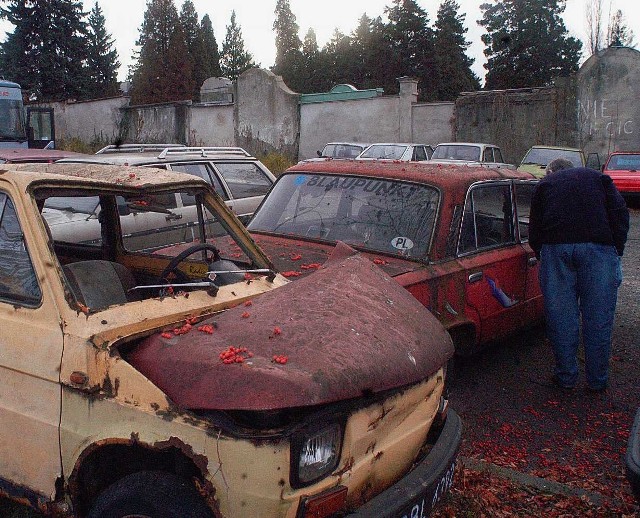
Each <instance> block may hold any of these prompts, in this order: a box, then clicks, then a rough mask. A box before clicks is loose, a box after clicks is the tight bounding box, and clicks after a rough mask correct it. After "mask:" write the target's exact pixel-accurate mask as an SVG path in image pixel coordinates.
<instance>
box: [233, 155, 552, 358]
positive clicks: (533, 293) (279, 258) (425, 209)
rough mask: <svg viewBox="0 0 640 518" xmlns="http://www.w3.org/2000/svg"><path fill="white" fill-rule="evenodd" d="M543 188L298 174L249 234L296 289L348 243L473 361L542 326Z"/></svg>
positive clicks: (400, 175) (508, 177)
mask: <svg viewBox="0 0 640 518" xmlns="http://www.w3.org/2000/svg"><path fill="white" fill-rule="evenodd" d="M535 185H536V180H535V179H534V178H533V177H532V176H531V175H530V174H528V173H520V172H517V171H514V170H509V169H488V168H486V167H473V166H471V167H469V166H450V165H436V164H429V163H428V162H422V163H407V162H395V163H394V162H388V163H383V162H363V161H345V160H341V161H324V162H308V163H299V164H297V165H295V166H293V167H291V168H289V169H288V170H287V171H285V173H284V174H283V175H282V176H280V178H279V179H278V181H277V182H276V183H275V184H274V186H273V188H272V189H271V191H270V193H269V194H268V195H267V197H266V198H265V200H264V201H263V203H262V205H261V206H260V207H259V209H258V211H257V212H256V213H255V215H254V217H253V219H252V220H251V221H250V223H249V224H248V229H249V231H250V232H251V234H252V235H253V237H254V239H255V240H256V241H257V242H258V244H259V245H260V246H261V247H262V248H263V249H264V250H265V251H266V253H267V254H268V255H269V256H270V257H271V260H272V261H273V262H274V264H275V265H276V267H277V268H278V269H279V270H280V272H283V275H285V276H287V277H289V278H292V279H295V278H297V277H300V276H303V275H307V274H309V273H311V272H313V271H315V270H316V269H318V268H321V267H322V264H323V263H324V262H325V260H326V259H327V257H328V256H329V254H331V253H332V251H333V249H334V247H335V246H336V243H337V242H339V241H340V242H344V243H346V244H348V245H350V246H351V247H353V248H356V249H357V250H360V251H361V252H362V253H363V254H364V255H366V256H367V257H369V259H371V260H372V261H373V262H374V263H376V264H378V265H379V266H380V267H381V268H382V269H383V270H385V271H386V272H387V273H388V274H390V275H391V276H392V277H393V278H394V279H395V280H396V281H397V282H399V283H400V284H401V285H402V286H404V287H405V288H406V289H407V290H409V291H410V292H411V293H412V294H413V295H414V296H415V297H416V298H417V299H418V300H419V301H420V302H422V304H424V305H425V306H426V307H427V308H429V309H430V310H431V312H432V313H433V314H434V315H436V316H437V317H438V319H439V320H440V321H441V322H442V323H443V324H444V326H445V327H446V328H447V330H448V331H449V332H450V334H451V335H452V337H453V340H454V343H455V346H456V352H457V353H458V354H461V355H464V354H469V353H472V352H475V351H476V350H477V349H478V348H479V346H480V345H483V344H486V343H487V342H489V341H492V340H495V339H498V338H502V337H505V336H507V335H508V334H510V333H512V332H514V331H517V330H519V329H521V328H523V327H525V326H528V325H530V324H533V323H535V322H537V321H539V320H541V319H542V316H543V306H542V295H541V293H540V289H539V285H538V264H537V260H536V258H535V255H534V253H533V251H532V250H531V248H530V247H529V245H528V243H527V238H528V221H529V204H530V199H531V195H532V193H533V190H534V188H535ZM222 248H223V250H221V253H222V254H223V255H226V254H232V256H233V253H234V250H224V247H222ZM235 253H236V254H237V253H238V251H237V250H235ZM353 296H354V297H358V296H360V295H359V294H357V293H354V294H353ZM301 303H302V301H301ZM362 310H363V311H366V307H363V308H362ZM317 317H318V318H320V317H321V316H320V315H318V316H317ZM379 325H380V326H384V322H380V323H379Z"/></svg>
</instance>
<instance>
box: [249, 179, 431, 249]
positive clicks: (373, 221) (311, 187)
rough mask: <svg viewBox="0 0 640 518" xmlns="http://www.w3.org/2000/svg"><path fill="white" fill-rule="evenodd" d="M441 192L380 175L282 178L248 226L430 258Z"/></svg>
mask: <svg viewBox="0 0 640 518" xmlns="http://www.w3.org/2000/svg"><path fill="white" fill-rule="evenodd" d="M438 201H439V193H438V191H437V190H436V189H435V188H433V187H431V186H428V185H419V184H415V183H410V182H403V181H398V180H384V179H379V178H367V177H355V176H348V175H344V176H334V175H322V174H296V173H290V174H287V175H285V176H283V177H282V178H281V179H280V180H279V181H278V182H277V183H276V184H275V185H274V188H273V190H272V191H271V193H270V194H269V196H267V198H266V199H265V201H264V203H263V204H262V206H261V207H260V209H259V210H258V212H257V213H256V214H255V215H254V217H253V219H252V220H251V222H250V223H249V225H248V228H249V230H250V231H257V232H267V233H274V234H282V235H286V236H294V237H298V238H301V239H318V240H322V241H330V242H336V241H344V242H346V243H348V244H350V245H352V246H355V247H360V248H366V249H369V250H375V251H379V252H384V253H388V254H396V255H399V256H403V257H411V258H415V259H421V260H422V259H426V257H427V254H428V253H429V246H430V242H431V237H432V234H433V229H434V223H435V219H436V213H437V208H438Z"/></svg>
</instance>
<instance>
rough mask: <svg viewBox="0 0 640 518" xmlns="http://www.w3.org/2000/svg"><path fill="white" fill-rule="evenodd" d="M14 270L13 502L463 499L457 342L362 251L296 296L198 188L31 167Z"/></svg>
mask: <svg viewBox="0 0 640 518" xmlns="http://www.w3.org/2000/svg"><path fill="white" fill-rule="evenodd" d="M176 196H177V197H178V198H179V199H180V200H182V202H183V203H184V205H185V206H190V207H193V206H195V207H196V213H197V218H196V219H195V220H192V218H191V219H190V218H187V217H186V216H185V215H184V213H181V212H179V210H177V209H179V208H180V207H178V208H175V207H172V208H168V206H167V204H166V202H167V200H175V199H176ZM89 209H90V210H89ZM96 209H97V210H96ZM151 221H155V222H156V223H157V225H156V226H155V227H154V226H153V225H150V222H151ZM85 225H86V226H88V227H91V229H96V228H97V229H98V230H99V231H98V232H97V233H96V232H95V231H94V230H90V231H88V232H84V231H83V226H85ZM70 228H72V229H74V231H73V232H69V229H70ZM223 236H227V238H228V239H231V240H232V241H233V242H234V243H235V245H234V246H231V247H228V251H225V252H224V254H225V255H222V254H221V252H220V251H219V250H217V249H216V248H215V246H214V245H213V244H212V243H213V240H214V238H220V237H223ZM185 244H186V246H185ZM0 256H1V257H0V329H1V331H0V494H2V495H5V496H9V497H10V498H13V499H16V500H18V501H20V502H23V503H25V504H28V505H31V506H33V507H34V508H36V509H38V510H40V511H41V512H44V513H45V514H51V515H55V516H77V517H91V518H95V517H125V516H150V517H162V518H164V517H176V518H177V517H180V518H184V517H242V518H248V517H256V518H257V517H260V518H268V517H288V518H304V517H331V516H347V515H352V516H361V517H364V516H394V517H398V518H402V517H405V516H406V517H409V516H411V517H413V516H426V515H427V514H428V513H429V511H430V510H431V508H432V507H433V505H435V504H436V503H437V501H438V500H439V499H440V498H441V497H442V496H443V495H444V494H445V493H446V492H447V490H448V489H449V487H450V486H451V484H452V482H453V474H454V469H455V461H456V456H457V452H458V448H459V444H460V436H461V422H460V419H459V417H458V416H457V415H456V414H455V412H453V410H449V409H448V405H447V402H446V399H445V398H444V397H443V395H444V382H445V374H446V372H445V371H446V369H445V365H446V363H447V361H448V359H449V358H450V357H451V355H452V354H453V346H452V343H451V340H450V338H449V336H448V334H447V333H446V332H445V331H444V328H443V327H442V326H441V325H440V324H439V323H438V321H437V320H436V319H435V318H434V317H433V316H432V315H431V314H430V313H429V312H428V311H427V310H426V309H425V308H424V307H423V306H422V305H421V304H420V303H419V302H418V301H417V300H415V299H414V298H413V297H412V296H411V295H410V294H409V293H408V292H407V291H406V290H404V289H403V288H402V287H401V286H400V285H398V284H397V283H396V282H394V281H393V280H392V279H391V278H390V277H389V276H388V275H387V274H385V273H384V272H383V271H382V270H381V269H380V268H379V267H378V266H376V265H374V264H373V263H372V262H370V261H369V260H367V259H366V258H365V257H363V256H361V255H360V254H359V253H357V252H355V251H354V250H353V249H351V248H349V247H348V246H346V245H341V244H339V245H338V246H337V247H336V249H335V251H334V253H333V255H332V257H331V259H330V260H329V261H327V262H326V263H325V264H324V265H322V266H321V267H319V269H318V271H317V273H316V274H314V275H312V276H309V277H308V278H304V279H301V280H300V281H298V282H296V283H289V282H288V280H287V279H286V278H285V277H283V276H282V275H280V274H279V273H276V272H275V271H274V269H273V266H272V263H271V261H270V259H269V258H268V257H267V256H265V255H264V253H263V252H262V251H261V250H260V249H259V248H258V247H257V246H256V245H255V243H254V242H253V240H252V239H251V237H250V236H249V234H248V233H247V232H246V230H245V229H244V227H243V226H242V225H241V224H240V222H239V220H238V219H237V218H236V217H235V216H234V215H233V214H232V213H231V212H230V211H229V210H228V209H227V208H226V207H225V204H224V202H223V200H222V199H221V198H219V197H218V196H217V195H216V194H215V192H214V191H213V189H212V188H211V187H210V186H209V185H208V184H207V183H206V182H205V181H204V180H202V179H200V178H196V177H194V176H188V175H182V174H179V173H174V172H171V171H166V170H160V169H152V168H148V169H147V168H127V167H118V166H100V165H86V164H85V165H82V164H52V165H42V164H39V165H33V164H32V165H11V166H9V165H3V166H0Z"/></svg>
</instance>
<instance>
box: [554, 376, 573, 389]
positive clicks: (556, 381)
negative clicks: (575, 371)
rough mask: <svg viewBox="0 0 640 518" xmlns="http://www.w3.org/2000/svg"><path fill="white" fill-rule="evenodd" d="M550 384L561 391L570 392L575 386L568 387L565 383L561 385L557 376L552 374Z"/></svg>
mask: <svg viewBox="0 0 640 518" xmlns="http://www.w3.org/2000/svg"><path fill="white" fill-rule="evenodd" d="M551 382H552V383H553V384H554V385H555V386H556V387H558V388H561V389H563V390H572V389H573V388H574V387H575V385H568V384H567V383H563V382H562V381H560V378H558V376H557V374H554V375H553V376H551Z"/></svg>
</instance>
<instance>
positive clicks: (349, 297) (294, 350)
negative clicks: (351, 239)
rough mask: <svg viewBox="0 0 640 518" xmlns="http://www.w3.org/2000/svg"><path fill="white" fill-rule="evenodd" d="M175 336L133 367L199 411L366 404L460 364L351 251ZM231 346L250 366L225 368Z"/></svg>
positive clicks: (442, 339)
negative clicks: (450, 363) (224, 355)
mask: <svg viewBox="0 0 640 518" xmlns="http://www.w3.org/2000/svg"><path fill="white" fill-rule="evenodd" d="M206 323H209V324H214V325H215V329H214V330H213V333H212V334H208V333H206V332H203V331H198V330H197V327H198V326H201V325H203V324H206ZM171 335H173V333H171ZM165 336H166V338H165V337H163V336H162V335H160V334H156V335H154V336H152V337H150V338H148V339H146V340H145V341H144V342H143V343H142V344H141V345H140V346H139V347H138V348H137V349H136V350H135V351H133V352H132V353H130V354H129V355H128V356H127V361H129V362H130V363H131V364H132V365H133V366H134V367H135V368H137V369H138V370H139V371H140V372H142V373H143V374H144V375H145V376H147V377H148V378H149V379H150V380H151V381H153V382H154V383H155V384H156V385H157V386H158V387H159V388H161V389H162V390H163V391H164V392H165V393H166V394H167V396H168V397H169V398H171V400H172V401H173V402H174V403H176V404H177V405H179V406H181V407H183V408H190V409H221V410H232V409H236V410H276V409H281V408H290V407H301V406H310V405H318V404H324V403H330V402H333V401H338V400H345V399H351V398H356V397H359V396H361V395H362V394H363V393H375V392H380V391H384V390H387V389H391V388H396V387H401V386H405V385H408V384H411V383H413V382H416V381H419V380H421V379H424V378H426V377H428V376H429V375H431V374H433V373H434V372H436V371H437V370H438V369H439V368H440V367H441V366H442V365H443V364H444V363H445V362H446V361H447V359H448V358H449V357H451V355H452V354H453V345H452V343H451V340H450V338H449V335H448V334H447V333H446V331H445V330H444V328H443V327H442V325H441V324H440V323H439V322H438V321H437V320H436V319H435V318H434V317H433V316H432V315H431V313H429V312H428V311H427V310H426V309H425V308H424V307H423V306H422V305H421V304H420V303H419V302H418V301H417V300H415V299H414V298H413V296H412V295H411V294H410V293H409V292H407V291H406V290H405V289H404V288H402V287H401V286H400V285H398V283H396V282H395V281H393V279H391V278H390V277H389V276H388V275H386V274H385V273H384V272H383V271H382V270H381V269H380V268H379V267H378V266H377V265H375V264H373V263H372V262H371V261H369V260H368V259H366V258H365V257H363V256H362V255H361V254H358V253H356V252H355V251H354V250H353V249H351V248H349V247H347V246H346V245H338V246H337V247H336V250H335V252H334V253H333V254H332V257H331V258H330V259H329V260H328V261H327V262H326V263H325V264H324V266H323V267H322V268H320V269H319V270H318V271H317V272H316V273H315V274H314V275H310V276H308V277H305V278H303V279H300V280H299V281H298V282H295V283H290V284H288V285H286V286H284V287H282V288H279V289H277V290H273V291H271V292H269V293H266V294H264V295H262V296H260V297H259V298H256V299H255V300H253V301H251V303H250V304H248V303H245V304H242V305H240V306H237V307H235V308H232V309H230V310H228V311H226V312H225V313H221V314H219V315H217V316H216V317H215V318H213V319H210V320H209V321H207V322H201V323H199V324H196V325H195V326H194V327H193V328H192V330H191V331H189V332H188V333H186V334H179V335H174V336H171V337H169V333H165ZM230 346H233V347H236V348H243V347H246V348H247V351H246V352H244V353H241V356H243V358H244V361H243V362H242V363H232V364H225V363H223V361H222V360H221V358H220V353H221V352H223V351H225V350H228V348H229V347H230ZM249 353H251V354H249ZM274 356H284V357H286V363H284V364H279V363H276V362H274Z"/></svg>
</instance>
